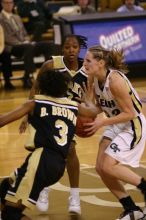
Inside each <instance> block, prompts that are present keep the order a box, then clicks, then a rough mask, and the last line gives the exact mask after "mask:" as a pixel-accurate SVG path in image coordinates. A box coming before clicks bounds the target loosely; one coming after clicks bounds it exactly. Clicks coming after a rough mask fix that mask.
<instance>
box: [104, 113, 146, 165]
mask: <svg viewBox="0 0 146 220" xmlns="http://www.w3.org/2000/svg"><path fill="white" fill-rule="evenodd" d="M123 125H124V126H123ZM125 125H126V126H125ZM102 136H104V137H108V138H110V139H111V140H112V141H111V143H110V144H109V146H108V147H107V149H106V150H105V153H106V154H108V155H109V156H111V157H112V158H114V159H115V160H117V161H119V162H120V163H121V164H125V165H129V166H131V167H139V162H140V159H141V156H142V154H143V151H144V148H145V143H146V119H145V117H144V116H143V115H142V114H140V115H139V117H138V118H136V119H134V123H131V122H128V123H126V124H117V125H110V126H107V127H106V129H105V132H104V133H103V135H102Z"/></svg>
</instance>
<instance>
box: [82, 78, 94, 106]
mask: <svg viewBox="0 0 146 220" xmlns="http://www.w3.org/2000/svg"><path fill="white" fill-rule="evenodd" d="M81 92H82V98H81V99H82V102H84V103H85V104H86V105H87V106H90V104H91V103H92V104H93V103H94V104H95V92H94V84H93V83H90V81H89V80H88V81H87V86H86V84H85V83H83V88H81Z"/></svg>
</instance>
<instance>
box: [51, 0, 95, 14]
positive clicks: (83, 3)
mask: <svg viewBox="0 0 146 220" xmlns="http://www.w3.org/2000/svg"><path fill="white" fill-rule="evenodd" d="M74 2H75V5H74V6H65V7H61V8H60V9H59V10H58V12H56V13H54V14H53V17H54V18H55V17H59V16H61V15H77V14H78V15H80V14H91V13H95V12H96V10H95V8H94V7H93V6H91V5H90V0H74Z"/></svg>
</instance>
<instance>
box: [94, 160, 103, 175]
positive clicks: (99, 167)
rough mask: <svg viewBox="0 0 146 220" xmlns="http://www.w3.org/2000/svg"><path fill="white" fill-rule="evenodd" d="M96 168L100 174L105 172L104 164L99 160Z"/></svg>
mask: <svg viewBox="0 0 146 220" xmlns="http://www.w3.org/2000/svg"><path fill="white" fill-rule="evenodd" d="M95 170H96V172H97V174H98V175H99V176H102V174H103V165H102V164H101V163H99V162H97V163H96V167H95Z"/></svg>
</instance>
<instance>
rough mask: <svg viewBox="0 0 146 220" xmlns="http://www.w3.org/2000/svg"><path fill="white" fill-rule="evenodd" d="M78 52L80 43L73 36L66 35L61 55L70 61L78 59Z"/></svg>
mask: <svg viewBox="0 0 146 220" xmlns="http://www.w3.org/2000/svg"><path fill="white" fill-rule="evenodd" d="M79 52H80V45H79V42H78V40H77V39H76V38H75V37H68V38H67V39H66V41H65V43H64V46H63V55H64V58H65V59H66V60H69V61H70V62H72V61H74V60H76V59H78V56H79Z"/></svg>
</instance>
